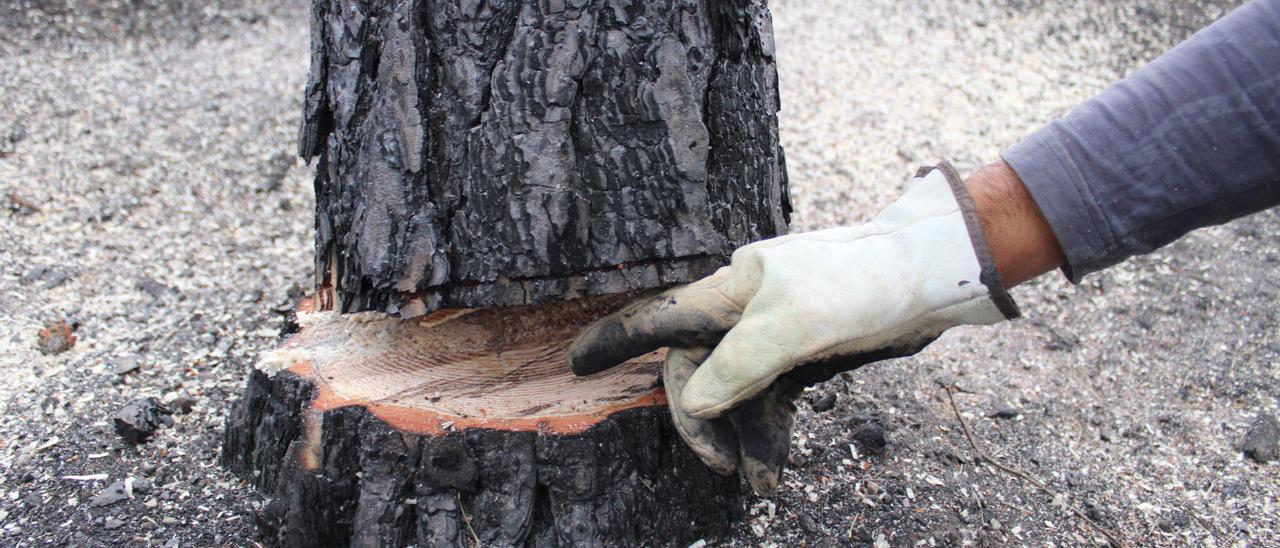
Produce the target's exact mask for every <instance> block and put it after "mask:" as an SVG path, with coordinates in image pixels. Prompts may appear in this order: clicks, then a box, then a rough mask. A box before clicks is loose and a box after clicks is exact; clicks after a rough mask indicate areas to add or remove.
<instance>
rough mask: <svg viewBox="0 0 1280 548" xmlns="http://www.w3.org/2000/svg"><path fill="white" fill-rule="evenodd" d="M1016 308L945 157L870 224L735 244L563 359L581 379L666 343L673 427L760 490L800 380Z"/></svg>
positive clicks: (908, 350) (774, 469) (606, 323)
mask: <svg viewBox="0 0 1280 548" xmlns="http://www.w3.org/2000/svg"><path fill="white" fill-rule="evenodd" d="M1017 316H1018V309H1017V306H1016V305H1015V304H1014V302H1013V300H1012V299H1011V298H1010V297H1009V295H1008V294H1007V293H1006V292H1005V290H1004V288H1003V287H1002V285H1001V284H1000V281H999V277H998V276H997V274H996V270H995V263H994V261H993V259H992V258H991V253H990V250H989V249H988V247H987V243H986V238H985V237H984V235H983V233H982V228H981V225H980V224H979V222H978V218H977V216H976V213H975V212H974V210H973V205H972V199H971V198H970V197H969V195H968V193H967V191H966V190H965V188H964V186H963V184H962V183H961V181H960V178H959V177H958V176H957V175H956V174H955V171H954V169H952V168H951V166H950V165H948V164H946V163H943V164H941V165H939V166H938V167H935V168H928V169H922V170H921V171H920V173H918V174H917V176H916V178H915V179H913V180H912V181H911V182H910V183H909V185H908V187H907V190H906V193H905V194H904V195H903V196H902V197H901V198H900V199H899V200H898V201H897V202H895V203H894V204H892V205H890V206H889V207H888V208H886V209H885V210H884V211H882V212H881V213H880V214H879V215H878V216H876V218H875V219H874V220H872V221H871V222H870V223H868V224H865V225H862V226H856V227H848V228H835V229H829V230H821V231H817V232H808V233H803V234H795V235H790V236H783V237H780V238H774V239H771V240H764V241H760V242H756V243H753V244H750V245H747V246H744V247H742V248H739V249H738V250H737V251H735V252H734V254H733V259H732V262H731V264H730V265H729V266H727V267H724V268H721V269H720V270H718V271H717V272H716V273H715V274H713V275H711V276H709V277H707V278H704V279H702V280H699V281H697V282H694V283H692V284H689V285H687V286H682V287H677V288H673V289H670V290H668V291H666V292H663V293H660V294H658V295H655V296H652V297H649V298H646V299H643V300H640V301H638V302H636V303H633V304H631V305H629V306H627V307H626V308H623V309H622V310H620V311H618V312H616V313H614V314H611V315H609V316H606V317H604V318H601V319H600V320H598V321H597V322H596V323H594V324H592V325H590V326H588V327H587V328H586V329H585V330H583V332H582V333H581V334H580V335H579V336H578V338H577V340H575V341H574V343H573V345H572V346H571V347H570V349H569V355H570V361H571V366H572V368H573V371H574V372H575V373H577V374H579V375H588V374H591V373H595V372H598V371H602V370H604V369H607V368H609V367H612V366H614V365H616V364H618V363H621V362H623V361H625V360H627V359H629V358H631V357H634V356H639V355H641V354H644V353H646V352H650V351H652V350H654V349H657V348H660V347H664V346H671V347H678V348H675V349H673V350H672V352H670V353H669V357H668V360H667V363H666V368H665V376H666V379H665V382H666V387H667V392H668V399H669V401H670V408H671V412H672V417H673V420H674V423H675V425H676V427H677V430H678V431H679V432H680V433H681V435H682V436H683V437H684V439H685V440H686V441H687V442H688V443H689V445H690V447H692V448H693V449H694V451H695V452H696V453H698V455H699V456H700V457H701V458H702V459H703V460H704V461H705V462H707V464H708V465H710V466H711V467H712V468H713V469H715V470H716V471H718V472H721V473H730V472H732V471H733V470H735V469H738V470H741V471H742V472H743V473H744V475H746V476H747V479H748V480H749V481H751V483H752V486H753V488H755V490H756V491H757V492H761V493H763V492H767V491H770V490H772V489H773V488H774V487H776V485H777V481H778V478H779V476H780V474H781V471H782V465H783V464H784V463H785V462H786V456H787V451H788V448H789V445H790V435H791V428H792V426H793V425H794V420H795V419H794V415H795V406H794V404H793V403H792V401H793V400H794V398H795V397H796V396H798V395H799V394H800V392H801V391H802V390H803V388H804V387H805V386H810V385H813V384H815V383H818V382H822V381H825V380H827V379H830V378H831V377H832V376H834V375H835V374H837V373H839V372H841V371H848V370H851V369H856V368H858V367H860V366H862V365H864V364H867V363H870V362H873V361H879V360H883V359H888V358H895V357H902V356H909V355H912V354H915V353H916V352H918V351H919V350H920V349H921V348H923V347H924V346H925V345H927V344H929V343H930V342H932V341H933V340H934V339H936V338H937V337H938V336H939V335H941V334H942V332H943V331H945V330H947V329H948V328H951V327H954V326H957V325H962V324H992V323H996V322H999V321H1001V320H1004V319H1012V318H1015V317H1017ZM700 347H705V348H713V350H711V351H710V353H709V355H708V354H707V352H706V350H705V348H700ZM744 404H746V405H744ZM738 406H742V408H740V409H736V410H734V411H733V412H732V413H729V415H727V416H726V417H725V418H718V417H721V416H722V415H725V414H726V412H729V411H730V410H731V409H734V408H735V407H738Z"/></svg>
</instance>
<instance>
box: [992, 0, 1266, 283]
mask: <svg viewBox="0 0 1280 548" xmlns="http://www.w3.org/2000/svg"><path fill="white" fill-rule="evenodd" d="M1276 29H1280V0H1254V1H1253V2H1251V3H1249V4H1248V5H1246V6H1244V7H1241V8H1240V9H1238V10H1237V11H1235V12H1233V13H1232V14H1230V15H1228V16H1226V17H1224V18H1223V19H1221V20H1219V21H1218V22H1216V23H1214V24H1213V25H1211V26H1209V27H1208V28H1206V29H1204V30H1202V31H1200V32H1199V33H1197V34H1196V35H1195V36H1194V37H1192V38H1191V39H1189V40H1187V41H1186V42H1184V43H1183V44H1181V45H1179V46H1178V47H1176V48H1174V49H1173V50H1171V51H1170V52H1168V53H1166V54H1165V55H1163V56H1161V57H1160V58H1159V59H1157V60H1155V61H1153V62H1152V63H1151V64H1149V65H1147V66H1146V67H1143V68H1142V69H1140V70H1138V71H1137V72H1135V73H1134V74H1133V75H1132V76H1130V77H1128V78H1126V79H1125V80H1123V81H1121V82H1119V83H1117V84H1116V85H1114V86H1112V87H1111V88H1110V89H1108V90H1106V91H1104V92H1103V93H1101V94H1099V95H1098V96H1097V97H1096V98H1094V99H1093V100H1091V101H1089V102H1087V103H1084V104H1082V105H1080V106H1079V107H1077V108H1076V109H1074V110H1072V111H1071V113H1069V114H1068V115H1067V116H1065V117H1063V118H1062V119H1060V120H1057V121H1055V122H1053V123H1052V124H1049V125H1048V126H1046V127H1045V128H1043V129H1041V130H1040V131H1038V132H1036V133H1035V134H1033V135H1031V136H1030V137H1028V138H1027V139H1025V140H1024V141H1022V142H1021V143H1018V144H1017V145H1015V146H1014V147H1012V148H1010V149H1009V150H1008V151H1006V152H1005V153H1004V155H1003V158H1004V160H1005V161H1006V162H1007V163H1008V164H1007V165H1008V166H1009V167H1011V168H1012V170H1013V171H1014V172H1016V173H1017V175H1018V177H1019V178H1020V179H1021V180H1022V181H1023V183H1024V185H1025V188H1026V190H1027V192H1029V193H1030V195H1031V196H1032V197H1033V198H1034V202H1035V203H1036V204H1038V205H1039V206H1040V211H1041V212H1042V213H1043V216H1044V218H1046V219H1047V220H1048V224H1049V226H1051V227H1052V232H1053V234H1055V235H1056V236H1057V240H1058V243H1059V244H1060V247H1061V249H1062V250H1063V252H1064V253H1065V257H1066V261H1067V264H1066V266H1067V268H1066V269H1065V272H1066V274H1067V275H1068V276H1069V277H1070V278H1071V279H1072V281H1078V280H1079V279H1080V277H1081V276H1083V275H1084V274H1087V273H1089V272H1093V271H1096V270H1099V269H1102V268H1105V267H1107V266H1110V265H1112V264H1115V263H1117V262H1119V261H1122V260H1124V259H1125V258H1127V257H1129V256H1132V255H1136V254H1141V253H1147V252H1149V251H1151V250H1153V249H1156V248H1158V247H1160V246H1163V245H1165V244H1167V243H1169V242H1171V241H1173V240H1174V239H1176V238H1178V237H1180V236H1182V235H1183V234H1185V233H1186V232H1188V231H1190V230H1193V229H1196V228H1199V227H1202V226H1208V225H1212V224H1217V223H1222V222H1226V221H1228V220H1231V219H1234V218H1236V217H1240V216H1242V215H1246V214H1248V213H1252V212H1254V211H1258V210H1261V209H1265V208H1268V207H1271V206H1273V205H1276V204H1277V203H1280V101H1277V100H1276V97H1278V96H1280V32H1278V31H1277V30H1276ZM1011 277H1012V278H1016V277H1017V276H1011Z"/></svg>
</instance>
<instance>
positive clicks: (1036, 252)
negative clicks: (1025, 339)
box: [965, 160, 1067, 287]
mask: <svg viewBox="0 0 1280 548" xmlns="http://www.w3.org/2000/svg"><path fill="white" fill-rule="evenodd" d="M965 187H966V188H968V190H969V193H970V194H971V195H972V196H973V201H974V206H975V208H976V209H977V211H978V219H979V220H980V221H981V223H982V229H983V232H985V233H986V236H987V243H988V245H990V247H991V254H992V256H993V257H994V258H995V262H996V271H997V272H998V273H999V275H1000V281H1001V283H1003V284H1004V286H1005V287H1013V286H1015V285H1018V284H1020V283H1022V282H1025V281H1027V280H1030V279H1032V278H1035V277H1036V276H1039V275H1041V274H1044V273H1046V272H1049V271H1052V270H1054V269H1056V268H1058V267H1060V266H1062V265H1063V264H1065V263H1066V262H1067V258H1066V255H1065V254H1063V252H1062V247H1061V246H1060V245H1059V244H1058V238H1057V236H1054V234H1053V230H1052V229H1051V228H1050V226H1049V222H1048V221H1047V220H1046V219H1045V217H1044V214H1042V213H1041V212H1040V207H1039V206H1037V205H1036V202H1035V200H1034V199H1032V197H1031V194H1030V193H1029V192H1028V191H1027V187H1025V186H1023V184H1022V180H1021V179H1019V178H1018V175H1017V174H1016V173H1014V171H1013V169H1012V168H1010V167H1009V164H1006V163H1005V162H1004V161H1003V160H1001V161H998V162H995V163H993V164H989V165H987V166H986V167H984V168H982V169H981V170H980V171H978V172H977V173H975V174H974V175H973V176H971V177H969V179H967V180H966V181H965Z"/></svg>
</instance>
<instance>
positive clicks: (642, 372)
mask: <svg viewBox="0 0 1280 548" xmlns="http://www.w3.org/2000/svg"><path fill="white" fill-rule="evenodd" d="M778 108H779V103H778V91H777V71H776V69H775V66H774V50H773V37H772V28H771V21H770V15H769V10H768V8H767V6H766V1H765V0H461V1H458V0H313V1H312V9H311V68H310V77H309V80H308V83H307V86H306V89H305V97H304V104H303V109H304V112H303V121H302V129H301V133H300V144H299V149H300V154H301V155H302V156H303V157H304V158H306V159H307V160H308V161H310V160H311V159H313V158H314V159H318V163H317V170H316V180H315V192H316V240H315V242H316V284H315V285H316V293H315V298H314V300H313V301H310V302H308V303H307V305H306V306H305V307H304V308H305V310H304V311H303V312H300V313H299V316H300V318H301V323H302V328H301V330H300V331H298V332H296V333H293V334H291V335H289V336H288V338H286V339H285V340H284V341H283V342H282V344H281V347H280V348H279V349H278V350H277V351H275V352H273V353H272V354H271V355H269V356H267V357H266V358H264V361H263V363H261V364H259V368H260V369H264V370H265V369H271V368H272V367H273V364H274V367H277V368H279V369H281V371H279V372H277V373H275V374H274V375H271V374H268V372H266V371H264V370H255V371H254V372H253V374H252V378H251V379H250V381H249V384H248V387H247V389H246V392H245V394H244V398H243V400H242V401H241V402H240V403H239V404H238V405H237V406H236V407H235V408H234V410H233V412H232V413H231V414H230V415H229V417H228V420H227V431H226V436H225V440H224V447H223V455H222V458H223V462H224V464H225V465H226V466H228V467H229V468H231V469H232V470H234V471H236V472H238V473H240V474H241V475H242V476H243V477H245V478H247V479H249V480H251V481H252V482H253V483H254V485H256V486H257V487H259V488H260V489H263V490H265V491H267V492H270V493H273V494H274V498H273V501H272V502H271V504H270V505H269V506H268V508H267V510H266V511H264V512H263V513H262V515H261V521H262V524H263V525H264V526H265V527H266V528H267V529H268V530H269V531H270V532H271V533H272V534H273V535H275V537H276V538H277V539H278V540H279V541H280V542H282V543H283V544H286V545H328V544H336V545H342V544H347V543H351V544H356V545H405V544H417V545H423V546H437V545H442V546H443V545H448V546H452V545H459V544H481V545H486V546H488V545H495V546H515V545H537V546H547V545H561V544H565V545H579V544H583V545H602V544H603V545H655V544H657V545H666V544H675V543H678V542H681V541H684V540H690V539H693V538H697V537H700V536H704V535H714V534H716V533H718V532H720V531H723V530H724V528H726V527H728V525H729V524H730V523H731V522H732V521H733V520H734V519H735V518H736V517H737V516H738V515H739V514H740V513H741V507H742V503H741V500H740V498H739V496H740V493H741V491H740V489H739V482H738V479H737V478H736V477H728V478H726V477H720V476H716V475H715V474H714V473H712V472H711V471H710V470H709V469H707V468H706V467H705V466H704V465H703V464H702V463H701V462H700V461H698V460H697V458H696V457H694V456H693V454H692V453H690V452H689V451H688V450H687V449H686V448H685V447H684V446H683V444H682V443H681V441H680V440H679V438H678V436H677V435H676V433H675V432H674V430H673V427H672V426H671V424H670V417H669V416H668V415H667V412H666V409H665V407H664V399H663V398H664V396H663V394H662V391H661V389H660V388H659V382H658V369H657V366H656V364H657V362H659V361H660V356H658V355H650V356H646V357H644V358H641V359H639V360H636V361H634V362H633V363H631V364H629V365H627V366H624V367H621V368H618V369H615V370H612V371H610V372H608V373H605V374H601V375H598V376H593V377H591V378H586V379H581V378H576V377H573V376H572V374H571V373H570V372H569V368H568V365H567V360H565V359H564V355H563V354H564V351H565V349H566V348H567V346H568V343H569V341H570V339H571V338H572V337H573V336H574V335H575V334H576V333H577V331H578V329H579V328H581V327H582V326H584V325H586V323H587V322H588V321H589V320H590V319H592V318H596V317H599V316H600V315H603V314H604V313H606V312H608V311H610V310H614V309H616V308H617V307H618V306H620V305H621V304H622V303H623V302H624V301H626V300H628V299H629V298H630V297H631V296H633V295H634V293H635V292H637V291H642V290H646V289H650V288H658V287H663V286H668V285H673V284H677V283H683V282H688V281H692V280H694V279H697V278H700V277H702V276H705V275H707V274H710V273H711V272H713V271H714V270H715V269H716V268H718V267H719V266H721V265H723V264H725V263H727V261H728V258H729V256H730V254H731V253H732V251H733V250H734V249H735V248H737V247H738V246H741V245H743V244H746V243H749V242H751V241H755V240H759V239H762V238H767V237H771V236H775V235H778V234H780V233H783V232H785V231H786V227H787V222H788V213H789V211H790V205H789V201H788V195H787V180H786V171H785V168H784V159H783V153H782V148H781V146H779V143H778V137H777V135H778V132H777V116H776V115H777V112H778Z"/></svg>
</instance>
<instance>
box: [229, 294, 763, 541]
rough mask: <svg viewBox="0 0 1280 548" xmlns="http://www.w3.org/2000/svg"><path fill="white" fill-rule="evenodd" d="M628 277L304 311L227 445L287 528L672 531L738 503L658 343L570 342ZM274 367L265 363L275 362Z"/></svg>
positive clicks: (472, 537) (437, 536) (585, 537)
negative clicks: (575, 354) (580, 364)
mask: <svg viewBox="0 0 1280 548" xmlns="http://www.w3.org/2000/svg"><path fill="white" fill-rule="evenodd" d="M632 297H634V295H610V296H601V297H594V298H589V299H579V300H574V301H560V302H554V303H548V304H545V305H538V306H526V307H513V308H505V309H477V310H442V311H437V312H435V313H432V314H430V315H427V316H423V317H420V318H416V319H412V320H399V319H395V318H390V317H387V316H385V315H382V314H377V313H368V314H348V315H340V314H337V313H335V312H315V311H313V310H311V308H312V305H311V301H307V302H304V303H303V305H302V306H300V307H299V308H300V311H299V313H298V322H297V323H298V329H297V331H296V332H294V333H292V334H289V335H287V337H286V338H284V339H283V340H282V342H281V344H280V346H279V348H278V349H276V350H274V351H272V352H270V353H268V354H267V355H265V356H264V357H263V359H262V360H261V363H260V370H257V371H255V372H254V374H253V376H252V378H251V379H250V381H249V386H248V388H247V390H246V391H245V397H244V399H243V400H242V401H241V402H240V403H239V404H238V405H236V407H235V408H234V409H233V411H232V413H231V414H230V415H229V417H228V424H227V432H226V436H225V439H224V447H223V457H222V458H223V462H224V464H226V465H227V466H229V467H230V468H231V469H232V470H234V471H236V472H237V473H239V474H241V475H242V477H245V478H246V479H249V480H250V481H252V482H253V483H254V484H255V485H256V486H257V487H259V488H260V489H263V490H264V491H267V492H269V493H273V496H272V500H271V502H270V503H269V504H268V505H267V507H266V508H265V509H264V510H263V511H262V512H261V514H260V516H259V517H260V523H261V525H262V526H263V527H264V528H265V529H266V530H267V531H268V532H269V533H270V534H271V535H273V536H275V538H276V540H277V541H279V542H280V543H282V544H285V545H293V546H303V545H334V544H336V545H344V544H347V543H351V544H354V545H370V544H376V545H408V544H418V545H422V546H453V545H471V544H477V543H478V544H480V545H485V546H489V545H495V546H524V545H529V546H554V545H583V544H586V545H600V544H604V545H634V544H650V545H653V544H658V545H667V544H671V545H675V544H680V543H682V542H687V541H690V540H693V539H696V538H698V537H702V536H714V535H717V534H719V533H722V532H723V531H725V530H726V529H727V528H728V527H729V526H730V525H731V524H732V522H733V521H735V520H736V518H737V517H738V516H739V515H740V513H741V509H742V503H741V498H740V497H741V494H742V491H741V490H740V486H739V481H738V479H737V478H736V477H724V476H719V475H716V474H715V473H713V472H711V471H710V470H709V469H707V468H706V467H705V466H704V465H703V464H702V463H701V462H700V461H698V460H697V458H696V457H695V456H694V455H693V454H692V453H690V452H689V450H688V449H687V448H685V447H684V445H683V443H682V442H681V441H680V440H679V438H678V436H677V435H676V433H675V431H674V430H673V429H672V427H671V424H670V417H669V415H668V414H667V411H666V407H665V401H666V400H665V396H664V394H663V392H662V389H661V386H660V385H661V383H660V380H659V369H660V362H661V359H662V356H661V354H660V353H651V354H649V355H646V356H642V357H640V358H637V359H635V360H632V361H630V362H628V363H627V364H624V365H623V366H620V367H618V368H615V369H613V370H610V371H609V372H606V373H603V374H600V375H593V376H590V377H576V376H574V375H573V374H572V373H571V372H570V371H569V368H568V366H567V362H566V359H565V355H564V354H565V351H566V349H567V347H568V344H569V342H570V341H571V340H572V337H573V336H574V335H575V334H576V333H577V332H578V331H579V330H580V329H581V327H582V326H584V325H586V324H587V323H589V322H590V321H591V320H592V319H594V318H597V317H599V316H601V315H603V314H605V313H608V312H609V311H612V310H614V309H616V308H618V307H619V306H621V305H622V304H624V303H625V302H627V301H628V300H629V299H630V298H632ZM269 373H274V375H269Z"/></svg>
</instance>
